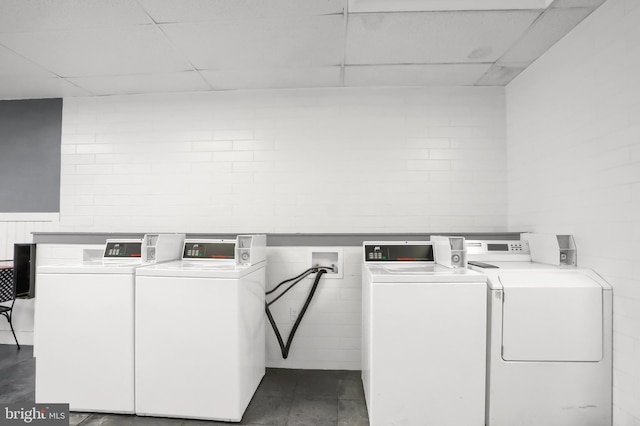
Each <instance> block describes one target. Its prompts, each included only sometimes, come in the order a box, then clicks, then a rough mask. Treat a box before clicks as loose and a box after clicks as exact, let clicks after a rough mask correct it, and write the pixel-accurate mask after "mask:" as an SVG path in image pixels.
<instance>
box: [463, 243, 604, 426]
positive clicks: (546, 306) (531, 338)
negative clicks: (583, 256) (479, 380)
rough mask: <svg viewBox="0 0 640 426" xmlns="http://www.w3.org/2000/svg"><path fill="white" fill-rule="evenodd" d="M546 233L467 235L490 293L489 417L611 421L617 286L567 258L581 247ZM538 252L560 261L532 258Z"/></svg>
mask: <svg viewBox="0 0 640 426" xmlns="http://www.w3.org/2000/svg"><path fill="white" fill-rule="evenodd" d="M540 237H541V236H540V235H535V234H533V235H532V234H523V239H522V240H520V241H467V258H468V261H469V267H470V268H472V269H474V270H477V271H481V272H483V273H484V274H486V275H487V277H488V284H489V293H490V294H489V344H488V355H487V418H486V424H487V426H514V425H517V426H541V425H544V426H610V425H611V422H612V399H611V393H612V361H611V357H612V299H613V294H612V288H611V286H610V285H609V284H607V283H606V282H605V281H604V280H603V279H602V278H601V277H600V276H598V275H597V274H596V273H595V272H593V271H591V270H588V269H580V268H575V267H567V266H565V265H564V264H568V265H575V248H572V249H570V250H569V253H565V250H564V249H562V247H561V245H559V244H558V242H559V241H561V239H556V236H555V235H553V236H550V237H551V238H548V237H545V236H543V237H542V238H540ZM562 239H565V240H566V236H563V237H562ZM554 240H555V249H553V250H550V248H551V247H553V246H554V244H553V241H554ZM540 241H546V243H544V244H542V245H540V244H539V242H540ZM570 241H572V239H571V240H570ZM549 242H550V243H551V244H548V243H549ZM540 249H543V250H544V251H545V252H546V253H542V252H540ZM536 251H538V253H537V255H536V254H535V253H536ZM550 251H553V252H554V253H550ZM532 252H533V253H534V254H533V257H539V258H547V259H550V261H552V260H551V259H555V261H553V263H554V264H542V263H536V262H531V257H532Z"/></svg>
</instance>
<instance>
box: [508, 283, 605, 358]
mask: <svg viewBox="0 0 640 426" xmlns="http://www.w3.org/2000/svg"><path fill="white" fill-rule="evenodd" d="M547 276H548V275H542V276H538V277H537V276H536V274H533V275H500V281H501V282H502V284H503V286H504V294H503V321H502V326H503V333H502V347H503V349H502V357H503V359H504V360H505V361H594V362H595V361H600V360H601V359H602V351H603V347H602V333H603V324H602V322H603V318H602V287H600V286H599V285H597V284H596V283H595V282H594V281H593V280H591V279H590V278H588V277H584V276H580V275H565V278H566V279H567V281H564V282H562V281H560V282H557V283H555V282H554V281H553V280H552V279H545V277H547ZM532 278H534V279H533V280H532ZM535 278H538V279H539V280H540V281H537V280H536V279H535ZM569 278H571V279H569ZM572 281H573V283H572ZM575 281H578V282H575ZM572 284H575V285H572Z"/></svg>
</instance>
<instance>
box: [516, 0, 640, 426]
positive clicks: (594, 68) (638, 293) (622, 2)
mask: <svg viewBox="0 0 640 426" xmlns="http://www.w3.org/2000/svg"><path fill="white" fill-rule="evenodd" d="M639 76H640V2H638V1H637V0H608V1H607V2H606V3H605V4H604V5H603V6H601V7H600V8H599V9H598V10H596V12H594V13H593V14H592V15H591V16H590V17H589V18H587V19H586V20H585V21H584V22H583V23H582V24H580V25H579V26H578V27H577V28H576V29H575V30H573V31H572V32H571V33H570V34H569V35H567V36H566V37H565V38H564V39H562V40H561V41H560V42H558V43H557V44H556V45H555V46H554V47H553V48H552V49H551V50H550V51H548V52H547V53H546V54H545V55H544V56H543V57H542V58H540V59H539V60H538V61H536V62H535V63H534V64H533V65H532V66H531V67H530V68H529V69H528V70H527V71H525V72H524V73H523V74H522V75H520V76H519V77H518V78H517V79H516V80H515V81H513V82H512V83H511V84H510V85H509V86H507V93H506V98H507V140H508V145H507V150H508V167H509V170H508V178H509V179H508V182H509V189H508V194H509V195H508V200H509V228H510V229H511V230H517V231H520V230H531V231H539V232H558V233H573V234H574V235H575V237H576V244H577V246H578V262H579V264H580V265H581V266H585V267H591V268H593V269H595V270H596V271H597V272H599V273H600V274H601V275H603V276H604V277H605V279H607V280H608V281H609V282H610V283H611V284H612V285H613V286H614V424H615V425H616V426H638V425H640V273H639V272H638V265H639V263H638V260H639V257H638V250H637V247H636V246H637V244H638V241H640V78H639Z"/></svg>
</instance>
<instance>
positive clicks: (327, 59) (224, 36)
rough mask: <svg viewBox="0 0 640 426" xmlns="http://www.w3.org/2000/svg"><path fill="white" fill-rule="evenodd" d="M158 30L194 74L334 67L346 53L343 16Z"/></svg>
mask: <svg viewBox="0 0 640 426" xmlns="http://www.w3.org/2000/svg"><path fill="white" fill-rule="evenodd" d="M160 27H161V28H162V30H163V31H164V32H165V33H166V34H167V36H168V37H169V38H170V39H171V40H172V42H173V43H174V44H175V45H176V46H178V47H179V48H180V49H181V50H182V51H184V52H185V54H186V55H187V57H188V58H189V60H190V61H191V62H192V63H193V64H194V65H195V66H196V68H198V69H225V68H242V67H259V68H283V67H292V68H304V67H316V66H332V65H339V64H340V63H341V62H342V58H343V52H344V24H343V17H342V16H341V15H326V16H315V17H303V18H295V19H294V18H280V19H252V20H239V21H219V22H208V23H194V24H164V25H161V26H160ZM202 46H206V49H203V47H202Z"/></svg>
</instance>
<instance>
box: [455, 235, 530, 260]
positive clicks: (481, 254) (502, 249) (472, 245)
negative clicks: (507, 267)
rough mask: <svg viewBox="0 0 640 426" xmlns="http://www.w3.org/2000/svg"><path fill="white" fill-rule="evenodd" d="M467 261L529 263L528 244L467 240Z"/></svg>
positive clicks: (508, 241)
mask: <svg viewBox="0 0 640 426" xmlns="http://www.w3.org/2000/svg"><path fill="white" fill-rule="evenodd" d="M466 244H467V259H468V260H472V261H490V262H491V261H493V262H530V261H531V251H530V250H529V242H528V241H524V240H467V241H466Z"/></svg>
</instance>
